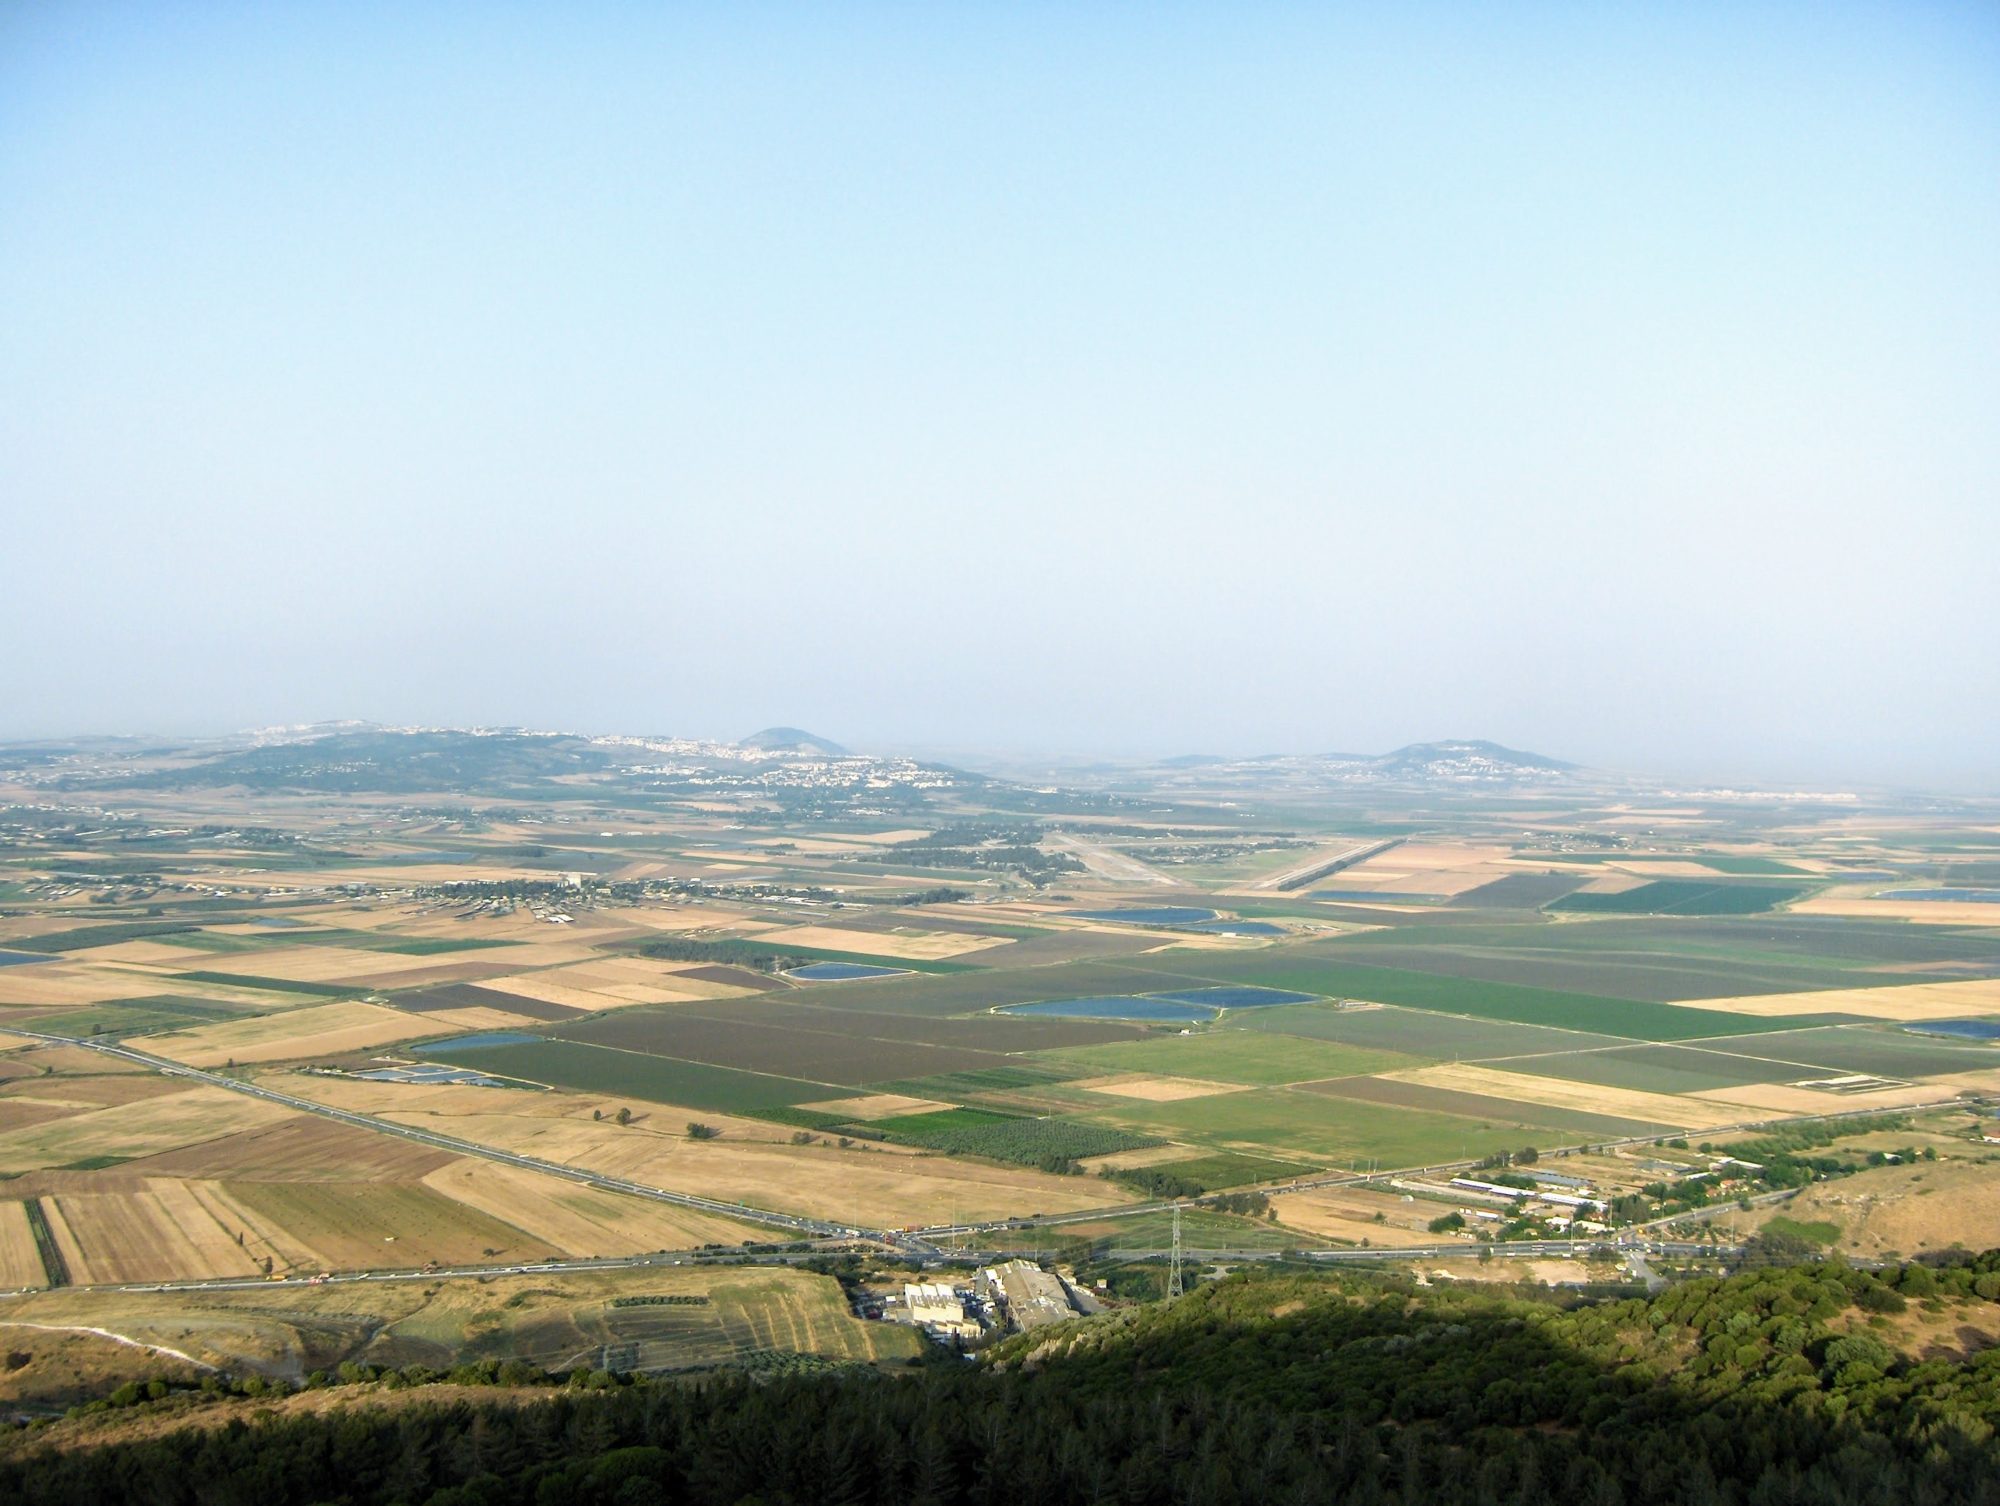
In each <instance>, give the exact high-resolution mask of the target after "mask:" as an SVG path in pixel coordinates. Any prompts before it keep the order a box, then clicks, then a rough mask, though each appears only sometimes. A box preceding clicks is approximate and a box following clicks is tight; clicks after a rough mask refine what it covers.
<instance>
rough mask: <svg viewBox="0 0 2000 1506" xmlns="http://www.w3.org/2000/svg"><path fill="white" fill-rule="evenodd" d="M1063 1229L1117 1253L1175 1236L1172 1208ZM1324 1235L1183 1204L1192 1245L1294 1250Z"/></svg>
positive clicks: (1185, 1238)
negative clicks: (1303, 1232) (1316, 1235)
mask: <svg viewBox="0 0 2000 1506" xmlns="http://www.w3.org/2000/svg"><path fill="white" fill-rule="evenodd" d="M1060 1232H1062V1233H1065V1234H1068V1235H1071V1236H1072V1237H1076V1238H1085V1239H1088V1240H1090V1242H1091V1247H1092V1252H1093V1254H1095V1255H1098V1256H1100V1257H1101V1256H1106V1255H1109V1256H1113V1257H1116V1256H1117V1255H1120V1254H1123V1253H1127V1252H1131V1253H1141V1254H1152V1253H1154V1252H1156V1251H1161V1250H1167V1249H1170V1248H1171V1247H1172V1245H1173V1238H1174V1216H1173V1213H1172V1211H1171V1210H1168V1209H1162V1210H1160V1211H1158V1212H1152V1213H1135V1214H1132V1215H1131V1216H1129V1217H1127V1218H1109V1219H1106V1220H1104V1222H1103V1223H1101V1224H1077V1225H1072V1226H1069V1227H1066V1228H1064V1229H1062V1230H1061V1231H1060ZM1325 1243H1326V1241H1325V1240H1324V1239H1320V1238H1317V1237H1315V1236H1313V1235H1311V1234H1301V1233H1300V1232H1299V1231H1297V1230H1296V1229H1287V1228H1284V1227H1283V1226H1281V1225H1279V1224H1274V1223H1270V1222H1267V1221H1266V1220H1264V1219H1257V1218H1242V1217H1239V1216H1237V1215H1236V1214H1233V1213H1216V1212H1213V1211H1211V1210H1209V1209H1207V1208H1183V1209H1181V1244H1182V1245H1183V1246H1184V1247H1185V1248H1187V1249H1190V1250H1202V1249H1209V1250H1295V1249H1300V1248H1310V1247H1313V1246H1319V1245H1324V1244H1325Z"/></svg>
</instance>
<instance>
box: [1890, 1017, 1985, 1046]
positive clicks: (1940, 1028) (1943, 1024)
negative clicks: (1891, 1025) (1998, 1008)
mask: <svg viewBox="0 0 2000 1506" xmlns="http://www.w3.org/2000/svg"><path fill="white" fill-rule="evenodd" d="M1903 1028H1904V1029H1905V1030H1912V1031H1915V1032H1916V1033H1917V1034H1918V1035H1954V1036H1957V1037H1958V1038H1959V1039H1960V1040H1966V1041H2000V1020H1926V1021H1924V1023H1923V1024H1921V1025H1905V1026H1904V1027H1903Z"/></svg>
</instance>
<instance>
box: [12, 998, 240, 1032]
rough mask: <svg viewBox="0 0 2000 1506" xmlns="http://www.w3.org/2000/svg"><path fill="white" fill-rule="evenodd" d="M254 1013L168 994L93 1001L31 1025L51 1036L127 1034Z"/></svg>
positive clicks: (187, 1025)
mask: <svg viewBox="0 0 2000 1506" xmlns="http://www.w3.org/2000/svg"><path fill="white" fill-rule="evenodd" d="M255 1012H256V1011H254V1010H246V1009H231V1008H229V1007H228V1006H227V1005H223V1004H204V1003H201V1002H199V1001H196V1000H193V999H177V998H174V997H172V996H171V995H169V996H164V997H161V998H156V999H120V1000H117V1001H116V1002H114V1003H110V1004H93V1005H91V1006H89V1007H88V1008H86V1009H71V1010H65V1011H64V1012H63V1013H61V1014H52V1015H39V1016H37V1017H36V1019H35V1024H34V1028H35V1029H36V1030H38V1031H44V1032H46V1033H48V1034H50V1035H76V1036H84V1035H106V1036H127V1035H140V1034H143V1033H145V1032H147V1031H152V1030H186V1029H188V1028H189V1027H191V1026H194V1025H204V1024H212V1023H214V1022H215V1021H217V1020H235V1019H243V1018H246V1017H247V1016H248V1015H250V1014H253V1013H255Z"/></svg>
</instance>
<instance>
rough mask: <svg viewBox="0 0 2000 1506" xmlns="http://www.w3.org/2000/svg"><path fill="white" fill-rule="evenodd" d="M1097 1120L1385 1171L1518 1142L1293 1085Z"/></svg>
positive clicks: (1498, 1132)
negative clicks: (1374, 1165) (1373, 1163)
mask: <svg viewBox="0 0 2000 1506" xmlns="http://www.w3.org/2000/svg"><path fill="white" fill-rule="evenodd" d="M1096 1117H1098V1118H1100V1119H1103V1120H1107V1121H1109V1122H1110V1123H1113V1124H1122V1125H1127V1126H1129V1127H1131V1128H1133V1129H1135V1130H1140V1131H1143V1132H1145V1133H1148V1134H1155V1135H1161V1136H1164V1137H1166V1138H1167V1139H1170V1140H1180V1141H1185V1142H1186V1143H1188V1144H1190V1145H1199V1146H1202V1147H1204V1148H1207V1149H1213V1150H1240V1151H1247V1152H1249V1153H1251V1154H1253V1155H1254V1154H1271V1155H1275V1156H1278V1157H1288V1156H1296V1157H1303V1158H1307V1159H1311V1160H1315V1161H1323V1162H1326V1163H1328V1164H1330V1165H1335V1166H1344V1165H1348V1164H1350V1163H1353V1162H1355V1161H1361V1162H1366V1161H1368V1160H1370V1159H1373V1160H1379V1161H1380V1162H1381V1163H1382V1165H1384V1166H1423V1165H1429V1164H1432V1163H1434V1162H1440V1161H1454V1160H1459V1159H1462V1158H1464V1157H1468V1156H1479V1155H1484V1154H1486V1153H1488V1152H1490V1151H1496V1150H1511V1149H1514V1148H1516V1146H1517V1143H1518V1141H1519V1140H1520V1132H1519V1131H1518V1130H1517V1129H1515V1128H1513V1127H1512V1126H1507V1127H1500V1128H1493V1127H1487V1126H1483V1125H1481V1124H1480V1123H1479V1122H1478V1121H1476V1120H1472V1119H1463V1118H1459V1117H1456V1116H1453V1115H1447V1114H1434V1113H1426V1112H1423V1111H1421V1110H1415V1109H1396V1110H1393V1111H1392V1110H1385V1109H1384V1108H1383V1107H1382V1106H1381V1105H1380V1104H1371V1103H1356V1102H1352V1101H1350V1100H1347V1099H1340V1098H1329V1097H1325V1096H1322V1095H1320V1094H1315V1093H1310V1092H1306V1091H1304V1090H1301V1089H1296V1088H1260V1089H1255V1090H1252V1091H1250V1092H1244V1093H1218V1094H1216V1095H1215V1096H1214V1097H1212V1098H1193V1099H1184V1100H1182V1101H1181V1102H1179V1103H1131V1104H1126V1105H1120V1106H1119V1107H1117V1108H1115V1109H1106V1110H1104V1111H1102V1112H1100V1113H1099V1114H1098V1115H1097V1116H1096Z"/></svg>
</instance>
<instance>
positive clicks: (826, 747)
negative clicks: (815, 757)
mask: <svg viewBox="0 0 2000 1506" xmlns="http://www.w3.org/2000/svg"><path fill="white" fill-rule="evenodd" d="M743 746H744V747H746V748H761V749H763V750H764V751H765V752H767V753H820V754H824V755H825V756H826V757H828V758H845V757H847V756H848V751H847V749H845V748H843V747H841V745H840V744H839V743H836V742H830V741H828V740H827V739H826V738H824V737H815V736H814V735H813V734H812V733H810V732H808V731H806V730H805V729H804V728H803V727H766V728H765V729H764V730H763V731H762V732H753V733H751V734H750V735H749V736H748V737H746V738H744V739H743Z"/></svg>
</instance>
